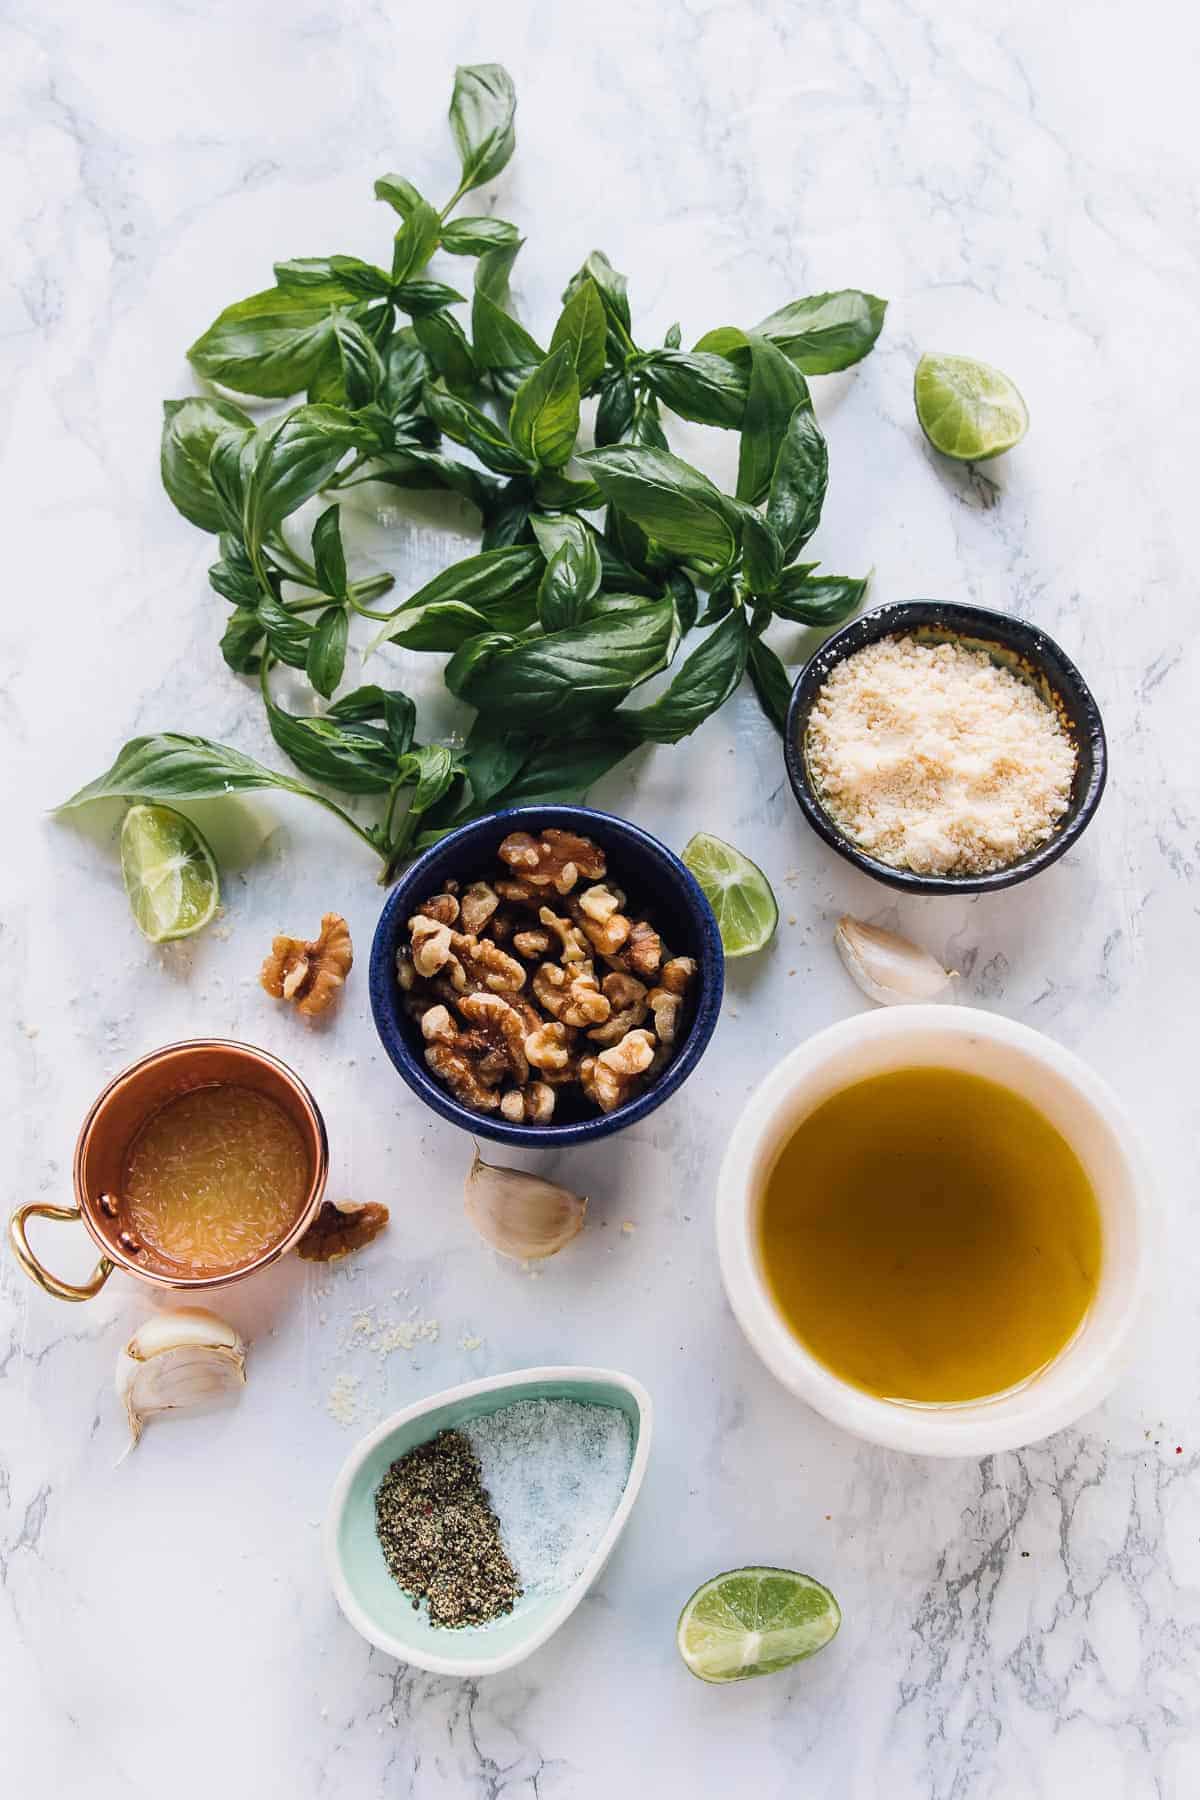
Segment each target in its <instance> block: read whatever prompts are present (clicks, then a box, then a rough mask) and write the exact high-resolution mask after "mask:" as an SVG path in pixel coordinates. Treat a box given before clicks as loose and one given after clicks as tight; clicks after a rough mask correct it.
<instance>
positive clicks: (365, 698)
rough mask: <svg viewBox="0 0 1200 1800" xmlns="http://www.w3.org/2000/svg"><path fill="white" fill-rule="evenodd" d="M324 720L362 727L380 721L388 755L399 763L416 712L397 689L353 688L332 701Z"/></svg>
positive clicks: (409, 741)
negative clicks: (390, 751) (389, 749)
mask: <svg viewBox="0 0 1200 1800" xmlns="http://www.w3.org/2000/svg"><path fill="white" fill-rule="evenodd" d="M326 717H327V718H329V719H341V720H344V721H345V722H346V723H348V724H363V723H365V722H366V721H367V720H370V719H382V720H383V721H384V725H385V727H386V735H387V741H388V743H389V745H390V746H391V749H392V754H393V755H394V756H395V757H396V758H397V759H399V758H400V757H402V756H403V755H404V753H405V751H406V750H408V749H409V748H410V746H411V744H412V741H413V733H414V732H415V731H416V728H417V709H416V707H415V706H414V704H413V702H412V701H411V700H410V699H409V697H408V695H407V694H405V693H402V692H401V691H400V689H399V688H381V687H376V686H374V685H373V684H372V685H369V686H367V687H359V688H354V689H353V690H352V691H351V692H350V693H348V694H343V695H342V697H341V699H340V700H335V701H334V703H333V705H332V706H331V707H330V709H329V711H328V713H327V714H326Z"/></svg>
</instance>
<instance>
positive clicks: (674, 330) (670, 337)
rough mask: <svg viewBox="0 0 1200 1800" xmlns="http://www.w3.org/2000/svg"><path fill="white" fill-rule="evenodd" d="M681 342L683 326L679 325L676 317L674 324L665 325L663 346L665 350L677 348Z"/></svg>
mask: <svg viewBox="0 0 1200 1800" xmlns="http://www.w3.org/2000/svg"><path fill="white" fill-rule="evenodd" d="M682 342H683V327H682V326H681V325H680V323H679V321H678V319H676V321H675V323H674V325H668V326H667V330H666V335H665V337H664V338H663V347H664V348H665V349H667V350H678V348H679V346H680V344H682Z"/></svg>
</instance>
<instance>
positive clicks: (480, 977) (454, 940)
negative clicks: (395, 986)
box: [418, 931, 525, 994]
mask: <svg viewBox="0 0 1200 1800" xmlns="http://www.w3.org/2000/svg"><path fill="white" fill-rule="evenodd" d="M450 944H451V948H452V950H453V952H454V955H453V958H452V959H451V969H450V979H451V981H452V982H453V984H454V986H455V987H456V988H457V989H458V991H459V993H465V992H466V990H467V989H468V988H486V989H487V990H488V991H489V993H493V994H516V993H519V992H520V990H521V989H522V988H523V987H524V986H525V971H524V969H523V968H522V967H521V965H520V963H519V962H518V961H517V959H516V957H515V956H510V955H509V954H508V952H507V951H506V950H502V949H501V948H500V946H499V944H493V942H492V940H491V939H490V938H477V937H470V936H464V935H463V933H461V932H457V931H456V932H455V933H454V934H453V936H452V937H451V939H450ZM418 966H419V965H418Z"/></svg>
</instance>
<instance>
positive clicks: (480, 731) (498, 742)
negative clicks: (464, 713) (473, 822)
mask: <svg viewBox="0 0 1200 1800" xmlns="http://www.w3.org/2000/svg"><path fill="white" fill-rule="evenodd" d="M533 744H534V739H532V738H530V737H527V736H526V735H525V734H524V733H521V732H516V731H507V730H505V729H504V727H503V726H498V725H496V724H495V723H494V722H493V721H492V720H490V719H486V718H484V716H483V714H482V713H480V714H478V715H477V716H476V719H475V723H474V724H473V725H472V727H471V730H470V733H469V734H468V737H467V742H466V746H465V749H464V752H463V761H464V763H465V764H466V771H467V779H468V780H469V781H470V783H471V797H472V799H473V801H474V802H475V804H476V806H477V807H479V808H483V807H485V806H486V805H487V803H488V801H489V800H490V799H491V798H492V795H493V794H498V793H499V792H500V791H501V789H502V788H506V787H507V786H508V784H509V782H511V781H513V780H514V779H515V778H516V776H517V775H519V774H520V772H521V768H522V766H523V764H524V763H525V762H526V761H527V760H528V757H529V754H530V751H531V750H532V748H533Z"/></svg>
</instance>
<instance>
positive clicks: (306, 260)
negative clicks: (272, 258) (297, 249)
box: [274, 256, 391, 300]
mask: <svg viewBox="0 0 1200 1800" xmlns="http://www.w3.org/2000/svg"><path fill="white" fill-rule="evenodd" d="M274 269H275V280H276V282H277V283H278V285H279V286H280V287H281V288H283V289H285V290H286V291H287V292H288V293H297V294H302V293H304V292H305V291H306V290H308V289H311V288H324V289H330V288H340V289H341V290H342V293H343V295H344V296H345V298H346V299H347V300H362V299H371V298H374V297H375V296H381V297H382V296H386V294H387V292H388V290H389V288H390V287H391V282H390V281H389V280H388V277H387V274H386V272H385V271H384V270H383V269H377V268H376V267H375V265H374V263H368V262H363V261H362V260H361V259H360V258H359V257H357V256H296V257H293V258H292V259H291V261H290V262H277V263H276V264H275V265H274Z"/></svg>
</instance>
